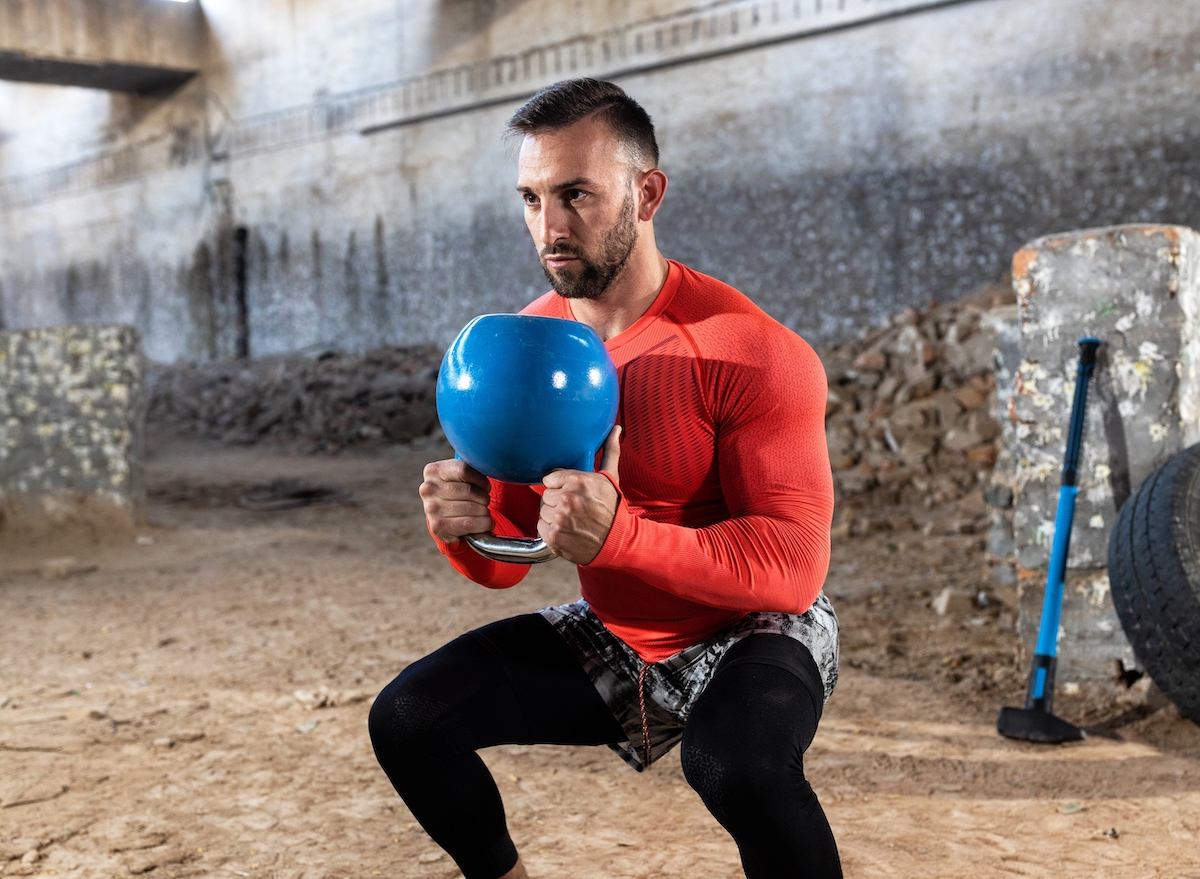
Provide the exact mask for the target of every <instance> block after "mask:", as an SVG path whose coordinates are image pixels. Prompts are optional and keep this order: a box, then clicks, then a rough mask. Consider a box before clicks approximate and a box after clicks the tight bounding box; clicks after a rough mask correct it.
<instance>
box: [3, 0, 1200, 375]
mask: <svg viewBox="0 0 1200 879" xmlns="http://www.w3.org/2000/svg"><path fill="white" fill-rule="evenodd" d="M796 8H799V10H800V15H799V16H794V17H793V16H792V12H793V11H794V10H795V9H796ZM821 10H822V11H821V12H817V3H816V0H803V3H801V4H794V3H782V2H776V3H771V2H753V3H752V2H744V0H742V2H733V3H719V4H716V6H715V7H712V8H709V9H708V10H706V11H703V12H699V13H698V12H695V11H694V6H692V5H691V4H690V3H687V2H684V0H657V2H653V3H633V2H632V0H629V2H618V0H609V2H607V3H582V2H577V3H575V4H573V5H572V11H571V14H563V13H562V4H560V3H551V2H550V0H493V2H490V3H481V2H475V0H470V2H469V0H436V2H435V0H404V2H401V3H394V2H390V0H389V2H384V0H365V2H360V3H355V4H346V3H336V2H333V0H326V2H318V0H309V2H302V3H301V2H289V0H264V2H262V3H257V4H242V3H235V2H233V0H208V2H205V3H204V12H205V15H206V19H207V26H208V28H209V30H210V40H209V50H208V51H209V54H208V56H207V57H206V59H205V61H204V64H203V66H202V73H201V75H200V76H199V77H197V79H196V80H194V81H193V82H191V83H189V84H188V85H186V86H185V87H184V88H182V89H181V90H180V91H179V92H177V93H176V94H175V95H174V96H173V97H172V98H170V99H168V100H151V99H147V98H141V97H129V96H114V95H109V94H93V93H83V92H80V91H79V90H74V89H59V90H51V89H49V88H47V87H35V86H4V87H0V178H3V180H4V182H3V183H0V317H2V319H3V320H4V321H5V322H7V324H8V325H10V326H36V325H44V324H53V323H57V322H61V321H106V320H121V321H125V322H129V323H131V324H133V325H135V326H137V327H138V328H139V330H140V331H141V332H142V333H143V335H144V337H145V340H146V350H147V353H148V355H149V356H150V357H151V358H153V359H155V360H158V361H170V360H174V359H176V358H178V357H190V358H200V359H207V358H212V357H221V356H228V355H230V354H233V353H236V351H237V350H238V345H239V341H240V340H241V339H242V335H240V334H239V314H244V315H245V316H246V320H247V328H248V340H246V341H248V346H249V349H250V352H251V353H252V354H268V353H274V352H280V351H285V350H294V349H298V348H303V347H305V346H309V345H316V344H329V345H336V346H340V347H344V348H348V349H351V350H361V349H364V348H369V347H371V346H373V345H376V344H379V343H381V342H390V343H417V342H433V343H436V344H445V343H446V342H448V341H449V339H450V338H452V336H453V334H454V333H455V332H456V331H457V330H458V329H459V328H460V327H461V326H462V324H463V323H465V322H466V320H467V319H468V318H469V317H471V316H473V315H474V314H476V313H479V312H483V311H491V310H512V309H516V308H518V307H520V306H521V305H522V304H524V302H526V301H527V300H528V299H530V298H532V297H533V296H535V295H537V294H538V293H540V292H542V291H543V290H544V289H545V286H546V285H545V282H544V280H543V279H542V278H541V275H540V271H539V270H538V268H537V265H536V261H535V257H534V252H533V249H532V246H531V244H530V242H529V241H528V239H527V235H526V232H525V230H524V227H523V224H522V222H521V207H520V203H519V201H518V200H517V199H516V197H515V194H514V192H513V189H512V184H513V178H514V168H513V160H512V157H511V155H510V154H509V152H508V150H507V149H506V147H505V146H504V145H503V144H502V142H501V141H500V137H499V133H500V131H501V128H502V126H503V122H504V120H505V119H506V118H507V116H508V115H509V114H510V112H511V111H512V109H514V108H515V107H516V106H517V105H518V104H519V103H520V101H521V99H522V98H523V96H524V94H526V93H528V91H530V90H531V89H532V88H535V87H536V86H537V85H538V84H540V83H541V82H542V81H550V80H552V79H554V78H557V77H559V76H567V75H577V74H579V73H584V72H586V73H596V74H599V75H608V76H613V77H614V78H616V79H617V80H618V81H619V82H621V84H622V85H624V86H625V87H626V88H627V89H628V90H629V91H630V92H631V93H632V94H633V95H634V96H635V97H637V98H638V99H639V100H641V101H642V102H643V103H644V104H645V105H646V107H647V109H648V110H649V111H650V112H651V114H652V115H653V116H654V118H655V121H656V123H657V125H658V128H659V134H660V140H661V144H662V148H663V167H664V169H665V170H666V171H667V173H668V175H669V176H670V179H671V188H670V191H669V193H668V196H667V203H666V205H665V206H664V208H663V211H662V213H661V214H660V218H661V219H660V223H659V234H660V239H661V242H662V246H663V249H664V251H665V252H666V253H667V255H669V256H673V257H677V258H680V259H683V260H684V261H686V262H689V263H690V264H692V265H694V266H695V267H696V268H699V269H701V270H703V271H707V272H710V273H712V274H714V275H716V276H718V277H720V278H723V279H724V280H727V281H729V282H731V283H733V284H735V285H738V286H740V287H741V288H742V289H744V290H745V291H746V292H747V293H748V294H749V295H751V296H752V297H753V298H755V299H756V300H757V301H758V302H759V303H760V304H762V305H763V306H764V307H765V308H767V309H768V310H769V311H770V312H771V313H773V314H775V315H776V316H777V317H779V318H780V319H781V320H783V321H784V322H785V323H787V324H788V325H790V326H792V327H793V328H795V329H797V330H799V331H800V332H801V333H803V334H804V335H806V336H808V337H809V338H811V339H813V340H814V341H826V340H834V339H838V338H842V337H845V336H847V335H849V334H851V333H853V332H854V331H855V329H856V328H857V327H860V326H862V325H863V324H866V323H873V322H878V321H880V320H881V319H882V318H883V316H885V315H887V314H890V313H894V312H895V311H897V310H899V308H901V307H902V306H904V305H911V304H920V303H923V302H924V301H926V300H928V299H930V298H934V299H943V300H944V299H948V298H952V297H955V296H958V295H960V294H962V293H965V292H968V291H970V290H972V289H974V288H975V287H976V286H977V285H978V284H979V283H980V282H982V281H985V280H990V279H995V278H998V277H1000V276H1001V275H1002V274H1003V273H1004V272H1005V271H1006V269H1007V262H1008V259H1009V256H1010V255H1011V253H1012V252H1013V251H1015V250H1016V249H1017V248H1018V247H1019V246H1020V245H1021V244H1022V243H1023V242H1025V241H1028V240H1030V239H1032V238H1034V237H1037V236H1039V235H1042V234H1045V233H1048V232H1051V231H1053V230H1055V229H1062V228H1080V227H1087V226H1094V225H1102V224H1106V223H1115V222H1124V221H1154V222H1174V223H1185V224H1187V223H1194V224H1200V216H1197V214H1200V205H1198V204H1197V199H1196V193H1197V192H1198V191H1200V158H1198V157H1200V105H1197V103H1196V102H1195V101H1194V99H1193V97H1192V96H1193V95H1194V93H1195V91H1196V89H1197V87H1200V49H1197V47H1198V46H1200V40H1198V39H1197V37H1198V36H1200V6H1197V5H1196V4H1178V3H1175V2H1171V0H1141V2H1134V0H1112V2H1106V3H1104V4H1097V3H1095V2H1094V0H973V2H959V3H952V4H949V5H947V4H931V3H930V2H928V0H926V2H920V0H844V2H838V3H834V2H832V0H825V2H824V3H823V4H822V5H821ZM265 35H269V36H265ZM438 71H443V72H444V73H443V74H441V75H433V74H435V73H436V72H438ZM431 72H433V73H431ZM51 145H52V146H53V149H51V148H49V147H50V146H51ZM239 228H240V229H244V230H245V236H246V237H245V241H244V246H243V245H241V244H239V239H238V237H237V231H238V229H239ZM239 248H242V249H241V251H240V255H241V256H242V257H243V258H244V265H245V283H244V284H243V285H240V286H239V283H238V272H237V266H238V263H239Z"/></svg>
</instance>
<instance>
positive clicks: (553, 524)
mask: <svg viewBox="0 0 1200 879" xmlns="http://www.w3.org/2000/svg"><path fill="white" fill-rule="evenodd" d="M620 459H621V428H620V426H617V427H614V428H613V429H612V432H611V433H609V435H608V439H606V440H605V441H604V454H603V456H602V457H601V459H600V469H601V470H607V471H608V472H609V473H611V474H612V475H613V477H614V478H616V477H617V464H618V462H619V461H620ZM542 485H544V486H546V491H545V493H544V494H543V495H542V512H541V517H540V519H539V521H538V534H539V535H540V536H541V538H542V540H544V541H546V545H547V546H549V547H550V548H551V549H552V550H554V552H555V554H556V555H559V556H561V557H562V558H564V559H566V560H567V561H569V562H574V563H575V564H577V565H586V564H587V563H588V562H590V561H591V560H592V559H594V558H595V557H596V556H597V555H598V554H599V553H600V548H601V547H602V546H604V541H605V538H607V537H608V532H609V530H611V528H612V523H613V517H614V516H615V515H616V513H617V501H618V499H619V495H618V494H617V490H616V489H615V488H613V484H612V483H611V482H609V481H608V479H607V478H606V477H604V476H602V475H601V474H599V473H584V472H582V471H580V470H554V471H552V472H550V473H547V474H546V478H545V479H543V480H542Z"/></svg>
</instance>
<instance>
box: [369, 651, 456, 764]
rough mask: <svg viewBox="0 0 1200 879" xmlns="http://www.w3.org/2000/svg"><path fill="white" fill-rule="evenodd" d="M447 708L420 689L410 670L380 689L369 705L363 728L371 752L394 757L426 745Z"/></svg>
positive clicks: (428, 691)
mask: <svg viewBox="0 0 1200 879" xmlns="http://www.w3.org/2000/svg"><path fill="white" fill-rule="evenodd" d="M447 708H448V706H447V705H446V704H445V703H444V702H442V701H441V700H440V699H438V698H437V696H436V695H435V694H434V692H433V691H432V690H431V689H430V688H429V687H427V686H424V681H423V680H422V675H421V674H420V672H419V669H417V668H415V667H411V666H410V668H409V669H406V670H405V671H404V672H402V673H401V674H400V675H399V676H398V677H396V679H395V680H393V681H392V682H391V683H390V684H388V685H387V686H386V687H384V688H383V690H382V691H381V692H380V694H379V696H378V697H376V699H375V702H374V704H372V705H371V712H370V714H369V716H368V718H367V728H368V731H369V732H370V735H371V744H372V745H374V747H375V752H376V753H377V754H382V753H383V752H385V751H386V752H393V753H394V752H396V751H404V750H408V749H410V748H413V747H420V746H422V745H423V744H427V743H428V741H429V740H430V739H431V738H432V737H433V736H434V735H435V734H436V727H437V725H438V722H439V721H440V720H441V719H442V718H443V717H444V715H445V713H446V710H447Z"/></svg>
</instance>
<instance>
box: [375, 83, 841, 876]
mask: <svg viewBox="0 0 1200 879" xmlns="http://www.w3.org/2000/svg"><path fill="white" fill-rule="evenodd" d="M509 130H510V131H511V132H513V133H514V134H515V135H517V136H519V137H521V149H520V156H519V161H518V179H517V191H518V193H519V194H520V197H521V198H522V200H523V201H524V204H525V222H526V225H527V226H528V227H529V232H530V234H531V235H532V236H533V241H534V244H535V245H536V247H537V249H538V252H539V254H540V257H541V262H542V267H543V269H544V270H545V273H546V277H547V278H548V280H549V282H550V284H551V286H552V287H553V288H554V290H553V292H551V293H547V294H546V295H545V296H543V297H541V298H540V299H538V300H537V301H535V302H534V303H532V304H531V305H530V306H528V307H527V308H526V309H525V313H529V314H540V315H548V316H553V317H562V318H570V319H575V320H579V321H582V322H584V323H586V324H588V325H590V326H591V327H593V328H594V329H595V330H596V331H597V332H598V333H599V334H600V336H601V337H602V338H603V339H604V340H605V343H606V345H607V347H608V349H609V352H610V353H611V354H612V356H613V359H614V362H615V363H616V366H617V370H618V374H619V376H620V382H621V402H620V409H619V411H618V416H617V418H618V421H617V423H618V425H620V426H619V427H617V428H614V430H613V432H612V434H611V435H610V436H609V438H608V441H607V443H606V444H605V447H604V449H603V452H602V455H601V466H600V471H599V472H596V473H584V472H579V471H573V470H558V471H554V472H552V473H549V474H547V475H546V477H545V479H544V480H543V485H542V486H538V487H537V489H538V490H537V491H535V490H534V489H533V488H530V487H527V486H515V485H506V484H501V483H492V482H490V481H489V480H488V479H487V478H486V477H484V476H482V475H481V474H479V473H477V472H476V471H474V470H472V469H471V468H470V467H468V466H467V465H466V464H464V463H463V462H462V461H457V460H448V461H438V462H435V463H432V464H429V465H428V466H427V467H426V468H425V473H424V482H423V483H422V485H421V488H420V494H421V498H422V500H423V503H424V509H425V516H426V522H427V525H428V527H429V531H430V533H431V534H432V535H433V537H434V538H435V539H436V540H437V542H438V545H439V546H440V547H441V550H442V552H443V553H444V554H445V555H446V556H447V558H448V559H449V561H450V564H451V565H453V566H454V567H455V568H456V569H457V570H459V571H460V572H462V573H463V574H465V575H466V576H468V577H470V578H471V579H473V580H475V581H476V582H478V583H481V584H483V585H485V586H490V587H495V588H503V587H508V586H512V585H514V584H515V583H517V582H518V581H519V580H520V579H521V578H522V577H523V576H524V575H525V573H526V571H527V570H528V566H527V565H516V564H508V563H502V562H494V561H490V560H488V559H485V558H483V557H482V556H480V555H477V554H476V553H475V552H474V551H473V550H471V549H470V548H469V547H468V546H467V544H466V541H463V540H461V539H460V538H461V537H463V536H464V535H467V534H473V533H478V532H483V531H491V530H495V532H496V533H497V534H500V535H504V536H518V535H522V534H524V535H527V536H528V535H530V534H532V533H533V531H534V530H535V529H536V531H537V533H538V535H540V536H541V537H542V538H543V539H544V540H545V541H546V543H547V544H548V545H549V546H550V548H551V549H553V550H554V552H555V553H556V554H558V555H559V556H561V557H562V558H564V559H567V560H568V561H571V562H574V563H575V564H576V565H578V566H579V568H578V570H579V577H580V582H581V591H582V595H583V600H581V601H579V602H576V603H575V604H571V605H566V606H563V607H551V608H546V609H545V610H543V611H541V612H540V613H536V614H528V615H525V616H520V617H516V618H513V619H508V620H502V621H500V622H497V623H493V624H491V625H488V626H485V627H483V628H482V629H479V630H476V631H474V632H470V633H468V634H466V635H464V636H462V637H460V638H458V639H457V640H455V641H453V642H451V643H450V644H448V645H446V646H445V647H443V648H441V649H440V650H438V651H436V652H435V653H433V654H431V655H430V656H427V657H425V658H424V659H422V660H420V661H419V662H416V663H414V664H413V665H411V666H410V667H409V668H407V669H406V670H405V671H404V672H403V673H402V674H401V675H400V676H399V677H397V678H396V680H395V681H393V682H392V683H391V684H389V685H388V687H387V688H385V689H384V691H383V692H382V693H381V694H380V696H379V698H378V699H377V700H376V702H375V704H374V706H373V707H372V710H371V720H370V727H371V738H372V741H373V743H374V746H375V752H376V755H377V756H378V758H379V762H380V764H381V765H382V766H383V769H384V770H385V771H386V772H387V774H388V777H389V778H390V779H391V781H392V784H393V785H394V786H395V788H396V790H397V792H398V793H399V794H400V796H401V797H402V798H403V799H404V801H405V803H406V804H407V805H408V807H409V808H410V809H411V810H412V813H413V815H414V816H415V817H416V818H417V820H418V821H420V822H421V825H422V826H423V827H424V828H425V830H426V831H427V832H428V833H429V835H430V836H431V837H432V838H433V839H434V840H435V841H436V842H437V843H438V844H439V845H441V846H442V847H443V848H445V849H446V851H447V852H449V854H450V855H451V856H452V857H453V858H454V860H455V861H456V862H457V864H458V865H459V867H460V869H461V870H462V872H463V875H464V876H465V877H466V879H497V877H509V879H518V877H525V876H526V875H527V874H526V872H525V868H524V867H523V865H522V864H521V861H520V858H519V856H518V854H517V850H516V848H515V847H514V845H513V842H512V840H511V839H510V837H509V835H508V831H507V828H506V825H505V819H504V810H503V805H502V803H501V801H500V795H499V792H498V791H497V789H496V786H495V783H494V782H493V780H492V778H491V776H490V774H489V773H488V771H487V768H486V767H485V766H484V764H483V762H482V761H481V760H480V758H479V757H478V756H477V755H476V753H475V752H476V751H477V750H478V749H480V748H484V747H489V746H492V745H499V744H531V743H550V744H587V745H596V744H606V745H609V746H610V747H612V748H613V749H614V750H616V751H617V752H618V753H619V754H620V755H621V756H622V757H623V758H624V759H625V760H626V762H628V763H629V764H630V765H631V766H633V767H634V768H635V769H638V770H641V769H644V768H646V767H647V766H648V765H649V764H650V763H651V762H652V761H654V760H655V759H657V758H658V757H660V756H662V754H663V753H665V752H666V751H668V750H670V748H672V747H673V746H674V745H675V744H676V743H678V742H680V741H682V755H681V760H682V763H683V769H684V773H685V775H686V777H687V780H688V783H689V784H691V785H692V787H693V788H695V790H696V791H697V793H698V794H699V795H700V797H701V799H702V800H703V801H704V804H705V805H706V806H707V807H708V809H709V810H710V811H711V812H712V814H713V815H714V816H715V817H716V819H717V820H718V821H719V822H720V823H721V824H722V825H723V826H724V827H725V828H726V829H727V830H728V831H729V832H730V834H731V835H732V836H733V838H734V840H735V841H736V842H737V844H738V847H739V851H740V853H741V857H742V863H743V866H744V868H745V871H746V875H747V877H749V879H768V877H770V879H775V877H795V876H813V877H826V876H840V875H841V868H840V865H839V861H838V854H837V847H836V845H835V843H834V840H833V835H832V833H831V831H830V829H829V824H828V822H827V821H826V820H825V815H824V813H823V812H822V810H821V806H820V804H819V803H818V801H817V798H816V795H815V794H814V793H813V791H812V788H811V787H810V786H809V784H808V782H807V781H805V779H804V773H803V762H802V756H803V753H804V750H805V749H806V748H807V747H808V745H809V743H810V742H811V740H812V737H813V734H814V733H815V731H816V726H817V721H818V720H819V718H820V714H821V710H822V707H823V705H824V702H825V700H826V699H827V698H828V697H829V693H830V692H831V690H832V689H833V685H834V682H835V681H836V678H837V620H836V618H835V616H834V614H833V610H832V608H831V607H830V605H829V602H828V601H827V600H826V598H825V597H824V594H823V593H821V592H820V589H821V584H822V583H823V581H824V578H825V574H826V571H827V568H828V564H829V525H830V521H831V518H832V513H833V486H832V478H831V475H830V469H829V461H828V456H827V452H826V447H825V430H824V413H825V399H826V387H825V373H824V370H823V369H822V367H821V364H820V362H819V361H818V359H817V357H816V355H815V354H814V353H813V351H812V349H811V348H809V347H808V346H807V345H806V344H805V343H804V342H803V341H802V340H801V339H800V338H799V337H798V336H796V335H795V334H794V333H792V332H791V331H789V330H787V329H785V328H784V327H782V326H781V325H779V324H778V323H776V322H775V321H774V320H772V319H771V318H769V317H768V316H767V315H766V314H765V313H764V312H762V311H761V310H760V309H758V308H757V307H756V306H755V305H753V304H752V303H751V302H750V301H749V300H748V299H747V298H746V297H744V296H743V295H742V294H740V293H738V292H737V291H735V290H733V289H732V288H730V287H728V286H726V285H724V284H722V283H720V282H719V281H716V280H714V279H712V278H708V277H705V276H704V275H701V274H699V273H697V272H693V271H691V270H690V269H688V268H686V267H684V266H682V265H680V264H679V263H675V262H670V261H668V260H666V259H664V258H663V256H662V255H661V254H660V253H659V251H658V248H657V246H656V244H655V238H654V223H653V221H654V215H655V213H656V212H657V211H658V209H659V207H660V206H661V205H662V201H663V196H664V195H665V193H666V188H667V178H666V176H665V175H664V174H663V172H662V171H661V170H659V168H658V147H657V144H656V143H655V137H654V127H653V125H652V124H651V121H650V118H649V116H647V115H646V112H645V111H644V110H643V109H642V108H641V107H640V106H639V105H638V104H637V103H635V102H634V101H633V100H631V99H630V98H629V97H628V96H627V95H626V94H625V93H624V92H623V91H622V90H621V89H620V88H618V87H617V86H615V85H613V84H612V83H605V82H598V81H596V80H587V79H584V80H572V81H567V82H560V83H558V84H556V85H553V86H550V87H549V88H547V89H544V90H543V91H542V92H540V93H538V94H537V95H536V96H534V97H533V98H532V99H531V100H530V101H529V102H528V103H527V104H526V105H525V106H524V107H522V108H521V109H520V110H518V111H517V113H516V114H515V115H514V116H513V117H512V119H511V120H509ZM539 495H540V496H539Z"/></svg>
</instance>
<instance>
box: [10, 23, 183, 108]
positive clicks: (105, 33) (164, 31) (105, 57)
mask: <svg viewBox="0 0 1200 879" xmlns="http://www.w3.org/2000/svg"><path fill="white" fill-rule="evenodd" d="M204 39H205V26H204V14H203V12H202V11H201V9H200V4H199V3H198V2H196V0H190V2H187V3H175V2H166V0H106V2H104V3H95V2H89V0H0V79H7V80H13V81H16V82H36V83H45V84H49V85H69V86H80V87H83V88H97V89H106V90H111V91H123V92H136V93H137V94H143V95H164V94H169V93H170V92H173V91H174V90H175V89H177V88H179V86H181V85H183V83H185V82H187V81H188V80H189V79H191V78H192V77H193V76H195V75H196V73H197V71H198V70H199V68H200V61H201V53H202V51H203V47H204Z"/></svg>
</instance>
